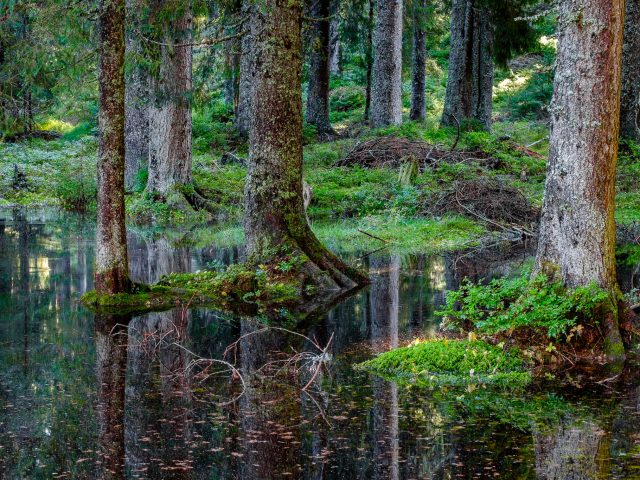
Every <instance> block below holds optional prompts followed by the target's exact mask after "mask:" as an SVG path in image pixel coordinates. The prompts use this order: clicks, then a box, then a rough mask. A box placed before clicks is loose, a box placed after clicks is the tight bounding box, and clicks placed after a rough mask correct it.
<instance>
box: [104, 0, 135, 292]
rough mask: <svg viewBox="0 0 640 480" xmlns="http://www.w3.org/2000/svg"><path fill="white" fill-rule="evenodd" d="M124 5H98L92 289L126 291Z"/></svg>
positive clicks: (114, 1) (113, 1)
mask: <svg viewBox="0 0 640 480" xmlns="http://www.w3.org/2000/svg"><path fill="white" fill-rule="evenodd" d="M124 18H125V7H124V0H101V2H100V21H99V23H100V25H99V32H100V69H99V85H100V114H99V117H98V123H99V129H100V147H99V152H98V169H97V170H98V219H97V222H98V225H97V232H96V270H95V289H96V291H98V292H99V293H101V294H114V293H120V292H126V291H128V290H129V287H130V282H129V275H128V270H127V268H128V267H127V235H126V228H125V211H124V90H125V87H124V49H125V45H124V43H125V42H124Z"/></svg>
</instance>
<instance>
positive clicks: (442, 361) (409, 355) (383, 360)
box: [360, 340, 531, 386]
mask: <svg viewBox="0 0 640 480" xmlns="http://www.w3.org/2000/svg"><path fill="white" fill-rule="evenodd" d="M360 368H364V369H366V370H370V371H372V372H375V373H378V374H381V375H384V376H390V377H394V378H396V379H398V380H400V381H408V382H411V383H418V384H420V385H424V386H436V385H467V384H480V383H483V384H496V385H504V386H508V385H512V386H522V385H526V384H527V383H528V382H529V381H530V380H531V375H530V373H529V372H528V371H527V370H526V368H525V362H524V360H523V358H522V357H521V356H520V354H519V353H517V352H515V351H513V350H510V351H507V350H504V349H503V348H500V347H497V346H493V345H490V344H488V343H486V342H484V341H481V340H429V341H425V342H420V343H416V344H413V345H410V346H408V347H403V348H397V349H394V350H391V351H389V352H385V353H383V354H381V355H379V356H377V357H376V358H374V359H372V360H369V361H367V362H364V363H362V364H360Z"/></svg>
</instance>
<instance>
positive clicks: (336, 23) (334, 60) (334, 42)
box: [329, 0, 342, 75]
mask: <svg viewBox="0 0 640 480" xmlns="http://www.w3.org/2000/svg"><path fill="white" fill-rule="evenodd" d="M330 2H331V15H332V17H331V20H330V24H329V72H330V73H331V74H333V75H338V74H339V73H340V49H341V47H342V44H341V43H340V0H330Z"/></svg>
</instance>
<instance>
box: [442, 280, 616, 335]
mask: <svg viewBox="0 0 640 480" xmlns="http://www.w3.org/2000/svg"><path fill="white" fill-rule="evenodd" d="M609 301H610V299H609V296H608V294H607V293H606V292H605V291H604V290H602V289H601V288H599V287H597V286H595V285H588V286H585V287H577V288H574V289H567V288H565V287H564V286H563V285H562V283H560V282H550V281H549V280H548V279H547V277H545V276H544V275H539V276H537V277H536V278H535V279H533V280H530V279H529V276H528V275H527V274H525V275H523V276H522V277H519V278H515V279H507V278H501V279H494V280H492V281H491V282H490V283H489V284H487V285H480V284H474V283H471V282H469V281H465V282H463V283H462V285H461V286H460V289H459V290H457V291H450V292H447V303H446V305H445V307H444V308H443V309H442V310H440V311H438V312H436V314H437V315H439V316H442V317H444V318H445V321H446V323H445V327H448V328H455V327H465V328H469V327H470V328H474V329H476V330H478V331H479V332H483V333H488V334H494V333H499V332H505V331H507V330H511V329H518V328H529V329H534V330H540V331H541V332H542V333H544V334H545V335H547V336H548V337H549V338H552V339H561V338H566V337H567V335H568V334H569V332H570V330H571V329H572V327H574V326H576V325H577V324H578V322H579V321H583V322H586V321H590V320H592V319H593V318H597V317H598V316H599V315H602V314H603V312H604V311H605V309H606V305H607V303H608V302H609Z"/></svg>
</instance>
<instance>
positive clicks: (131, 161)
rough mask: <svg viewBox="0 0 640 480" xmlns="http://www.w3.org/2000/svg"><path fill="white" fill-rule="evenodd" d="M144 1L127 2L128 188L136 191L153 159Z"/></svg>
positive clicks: (126, 156) (126, 123) (126, 141)
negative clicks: (142, 33) (143, 62)
mask: <svg viewBox="0 0 640 480" xmlns="http://www.w3.org/2000/svg"><path fill="white" fill-rule="evenodd" d="M140 8H141V1H140V0H127V20H128V28H127V31H126V50H125V51H126V57H127V60H128V61H130V62H131V66H130V68H129V69H128V71H127V75H126V78H125V111H124V118H125V122H124V139H125V150H124V151H125V169H124V186H125V188H126V190H127V191H129V192H130V191H132V190H133V188H134V186H135V183H136V178H137V176H138V172H139V171H140V170H141V169H142V168H144V167H145V166H146V165H147V159H148V158H149V74H148V71H147V68H146V67H144V66H142V65H141V64H140V62H141V60H142V59H143V57H144V48H143V45H142V39H141V37H140V33H139V30H140V27H141V25H142V21H141V14H140Z"/></svg>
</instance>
